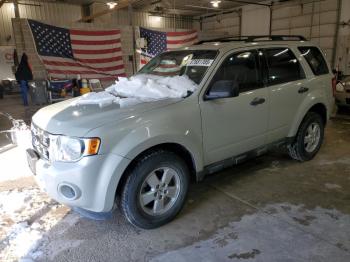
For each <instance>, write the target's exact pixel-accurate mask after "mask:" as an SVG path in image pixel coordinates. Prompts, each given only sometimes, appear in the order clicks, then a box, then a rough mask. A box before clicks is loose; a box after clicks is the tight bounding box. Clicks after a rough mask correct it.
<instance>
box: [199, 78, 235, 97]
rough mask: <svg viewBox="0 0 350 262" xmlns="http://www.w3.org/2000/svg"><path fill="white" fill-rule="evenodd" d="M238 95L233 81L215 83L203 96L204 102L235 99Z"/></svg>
mask: <svg viewBox="0 0 350 262" xmlns="http://www.w3.org/2000/svg"><path fill="white" fill-rule="evenodd" d="M238 94H239V88H238V84H237V82H236V81H234V80H219V81H216V82H215V83H214V84H213V86H212V87H211V88H210V90H209V91H208V93H207V94H206V95H205V100H214V99H220V98H227V97H235V96H238Z"/></svg>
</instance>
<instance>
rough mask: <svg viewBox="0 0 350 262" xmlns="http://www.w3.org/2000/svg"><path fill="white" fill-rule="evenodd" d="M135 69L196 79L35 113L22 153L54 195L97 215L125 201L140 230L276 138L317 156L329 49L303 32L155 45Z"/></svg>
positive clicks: (327, 101)
mask: <svg viewBox="0 0 350 262" xmlns="http://www.w3.org/2000/svg"><path fill="white" fill-rule="evenodd" d="M189 58H190V60H191V63H188V62H186V63H184V60H186V59H187V60H188V59H189ZM169 60H171V61H175V62H174V63H175V65H176V67H174V66H169V63H166V62H164V61H169ZM160 65H161V68H163V70H159V68H160ZM139 74H145V75H158V76H159V75H162V74H163V75H170V76H175V75H176V76H178V75H187V77H188V78H189V79H191V80H192V81H193V82H194V83H196V84H197V86H198V88H197V89H196V90H195V91H193V92H188V94H187V96H185V97H183V98H169V99H161V100H156V101H149V102H144V103H138V104H135V105H130V106H126V107H120V105H118V104H113V103H112V104H110V105H108V106H104V107H99V106H98V105H93V104H91V105H90V104H89V105H74V104H72V102H71V101H64V102H60V103H57V104H53V105H50V106H47V107H45V108H43V109H41V110H40V111H38V112H37V113H36V114H35V115H34V116H33V119H32V135H33V148H32V149H28V150H27V156H28V162H29V166H30V167H31V169H32V171H33V173H34V174H35V176H36V178H37V181H38V183H39V184H40V185H41V186H42V187H43V188H44V190H45V191H46V192H47V193H48V194H49V195H50V196H51V197H52V198H54V199H55V200H57V201H58V202H60V203H64V204H66V205H68V206H72V207H78V208H81V209H84V210H88V211H92V212H109V211H111V210H112V209H113V206H114V204H115V203H118V204H119V207H120V209H121V211H122V212H123V213H124V215H125V217H126V218H127V219H128V221H129V222H131V223H132V224H134V225H136V226H138V227H141V228H155V227H158V226H161V225H163V224H165V223H168V222H169V221H171V220H172V219H174V217H175V216H176V215H177V214H178V213H179V211H180V210H181V208H182V207H183V205H184V203H185V199H186V194H187V191H188V188H189V182H190V180H191V179H193V180H195V181H200V180H201V179H203V177H204V176H205V175H206V174H210V173H213V172H216V171H218V170H221V169H223V168H226V167H229V166H231V165H234V164H237V163H240V162H242V161H245V160H246V159H248V158H250V157H254V156H258V155H261V154H263V153H265V152H266V151H267V150H268V149H270V148H271V147H273V146H276V145H286V146H287V148H288V150H289V152H290V156H291V157H292V158H294V159H296V160H298V161H307V160H310V159H312V158H313V157H314V156H315V155H316V153H317V152H318V150H319V149H320V147H321V144H322V141H323V136H324V127H325V125H326V122H327V120H328V119H329V116H330V112H331V111H332V106H333V103H334V98H333V94H332V77H333V76H332V74H331V73H330V70H329V66H328V65H327V63H326V61H325V59H324V57H323V55H322V52H321V51H320V49H319V48H318V47H316V46H314V45H313V44H312V43H310V42H307V41H305V39H304V38H302V37H299V36H293V37H291V36H289V37H286V36H272V37H270V38H268V39H266V38H261V37H247V38H241V39H234V38H225V39H217V40H212V41H207V42H202V43H199V44H197V45H194V46H191V47H187V48H183V49H180V50H176V51H169V52H165V53H162V54H160V55H159V56H157V57H155V58H154V59H153V60H151V62H150V63H148V64H147V65H146V66H144V67H143V68H142V69H141V70H140V72H139Z"/></svg>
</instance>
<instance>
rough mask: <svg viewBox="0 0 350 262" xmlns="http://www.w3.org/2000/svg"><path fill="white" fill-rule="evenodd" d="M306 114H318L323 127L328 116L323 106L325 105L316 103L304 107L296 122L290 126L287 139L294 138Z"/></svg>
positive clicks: (325, 107)
mask: <svg viewBox="0 0 350 262" xmlns="http://www.w3.org/2000/svg"><path fill="white" fill-rule="evenodd" d="M308 112H315V113H318V114H319V115H320V116H321V117H322V120H323V123H324V125H326V124H327V120H328V116H329V112H328V110H327V106H326V105H325V103H323V102H321V101H319V102H316V103H314V104H312V105H309V106H308V107H304V110H303V111H302V113H299V114H298V116H297V117H296V120H294V123H293V125H292V128H291V130H290V132H289V134H288V137H294V136H295V135H296V134H297V132H298V130H299V126H300V124H301V123H302V121H303V120H304V118H305V116H306V114H307V113H308Z"/></svg>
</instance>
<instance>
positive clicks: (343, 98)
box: [335, 92, 350, 106]
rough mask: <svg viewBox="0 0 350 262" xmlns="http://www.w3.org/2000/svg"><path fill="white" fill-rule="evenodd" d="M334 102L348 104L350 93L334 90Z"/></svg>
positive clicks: (342, 104) (349, 103) (349, 104)
mask: <svg viewBox="0 0 350 262" xmlns="http://www.w3.org/2000/svg"><path fill="white" fill-rule="evenodd" d="M335 103H336V104H337V105H340V106H350V93H347V92H342V93H340V92H336V93H335Z"/></svg>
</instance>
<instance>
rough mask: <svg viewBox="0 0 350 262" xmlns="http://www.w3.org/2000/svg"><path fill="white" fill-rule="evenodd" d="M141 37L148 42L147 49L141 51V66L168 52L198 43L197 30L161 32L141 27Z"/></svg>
mask: <svg viewBox="0 0 350 262" xmlns="http://www.w3.org/2000/svg"><path fill="white" fill-rule="evenodd" d="M140 37H141V38H145V39H146V41H147V48H144V49H142V50H141V61H140V62H141V66H143V65H145V64H147V63H148V62H149V60H151V58H152V57H154V56H156V55H158V54H160V53H162V52H164V51H166V50H172V49H177V48H181V47H185V46H190V45H192V44H194V43H196V42H197V40H198V36H197V31H196V30H190V31H183V32H161V31H155V30H150V29H146V28H143V27H140Z"/></svg>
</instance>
